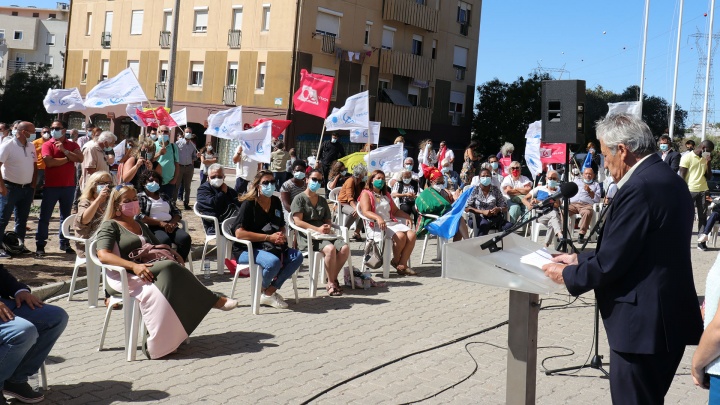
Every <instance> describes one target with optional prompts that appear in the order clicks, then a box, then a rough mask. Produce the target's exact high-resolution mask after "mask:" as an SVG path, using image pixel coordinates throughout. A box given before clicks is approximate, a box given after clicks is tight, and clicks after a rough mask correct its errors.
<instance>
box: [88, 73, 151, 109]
mask: <svg viewBox="0 0 720 405" xmlns="http://www.w3.org/2000/svg"><path fill="white" fill-rule="evenodd" d="M143 101H148V99H147V97H146V96H145V93H144V92H143V89H142V87H140V83H138V81H137V78H136V77H135V73H133V71H132V70H131V69H130V68H127V69H125V70H123V71H122V72H120V74H118V75H117V76H115V77H113V78H112V79H107V80H104V81H102V82H100V83H98V85H97V86H95V87H93V88H92V90H90V91H89V92H88V94H87V97H85V103H84V104H85V107H88V108H102V107H110V106H114V105H118V104H130V103H142V102H143Z"/></svg>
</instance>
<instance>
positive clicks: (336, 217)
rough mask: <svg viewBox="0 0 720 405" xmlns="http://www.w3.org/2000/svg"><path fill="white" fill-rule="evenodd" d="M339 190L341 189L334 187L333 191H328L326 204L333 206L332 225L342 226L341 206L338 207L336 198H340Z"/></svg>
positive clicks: (343, 216)
mask: <svg viewBox="0 0 720 405" xmlns="http://www.w3.org/2000/svg"><path fill="white" fill-rule="evenodd" d="M340 190H342V187H335V188H334V189H332V190H330V193H329V194H328V198H327V200H328V202H330V203H333V204H335V213H334V214H333V223H334V224H336V225H340V226H344V225H345V214H343V212H342V205H340V201H338V197H339V196H340Z"/></svg>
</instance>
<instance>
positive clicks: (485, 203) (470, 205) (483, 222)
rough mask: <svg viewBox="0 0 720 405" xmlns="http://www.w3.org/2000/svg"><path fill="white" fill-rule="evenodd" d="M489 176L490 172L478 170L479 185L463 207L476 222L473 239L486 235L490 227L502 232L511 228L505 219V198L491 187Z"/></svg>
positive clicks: (495, 188)
mask: <svg viewBox="0 0 720 405" xmlns="http://www.w3.org/2000/svg"><path fill="white" fill-rule="evenodd" d="M490 176H491V172H490V170H488V169H482V170H480V185H479V186H476V187H475V188H474V189H473V191H471V192H470V197H468V200H467V203H466V205H465V212H469V213H472V214H473V216H472V219H473V221H477V222H475V223H476V224H477V230H476V232H475V235H473V236H475V237H477V236H483V235H487V234H488V232H490V228H491V227H492V228H495V229H499V230H503V231H504V230H506V229H509V228H511V227H512V223H510V222H508V220H507V219H505V212H507V202H506V201H505V197H503V195H502V193H501V192H500V190H499V189H498V188H497V187H495V186H493V185H492V178H491V177H490Z"/></svg>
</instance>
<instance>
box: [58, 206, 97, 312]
mask: <svg viewBox="0 0 720 405" xmlns="http://www.w3.org/2000/svg"><path fill="white" fill-rule="evenodd" d="M76 216H77V214H72V215H70V216H69V217H67V218H65V220H64V221H63V223H62V233H63V235H64V236H65V238H67V239H69V240H72V241H75V242H81V243H84V244H85V257H80V255H76V256H75V267H74V268H73V274H72V279H70V292H69V293H68V301H71V300H72V297H73V294H75V293H76V292H80V291H81V290H78V291H75V281H77V275H78V270H79V269H80V266H85V270H86V272H87V291H88V306H89V307H90V308H95V307H96V306H97V301H98V288H99V280H100V275H99V274H98V267H97V266H95V264H94V263H93V262H92V261H88V260H87V256H88V255H87V251H88V243H89V242H90V240H89V239H84V238H80V237H77V236H75V232H73V231H72V230H71V229H70V227H71V226H72V224H73V223H74V222H75V217H76Z"/></svg>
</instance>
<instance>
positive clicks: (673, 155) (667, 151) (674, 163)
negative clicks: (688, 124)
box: [657, 134, 680, 173]
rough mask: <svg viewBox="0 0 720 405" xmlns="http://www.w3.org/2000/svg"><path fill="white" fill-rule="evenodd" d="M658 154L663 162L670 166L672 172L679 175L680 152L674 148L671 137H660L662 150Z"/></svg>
mask: <svg viewBox="0 0 720 405" xmlns="http://www.w3.org/2000/svg"><path fill="white" fill-rule="evenodd" d="M657 154H658V156H660V159H662V161H663V162H665V163H667V164H668V165H670V170H672V171H673V173H677V172H678V171H679V170H680V152H677V151H676V150H674V149H673V148H672V141H671V140H670V137H669V136H667V135H664V134H663V135H662V136H661V137H660V150H659V151H658V153H657Z"/></svg>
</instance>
